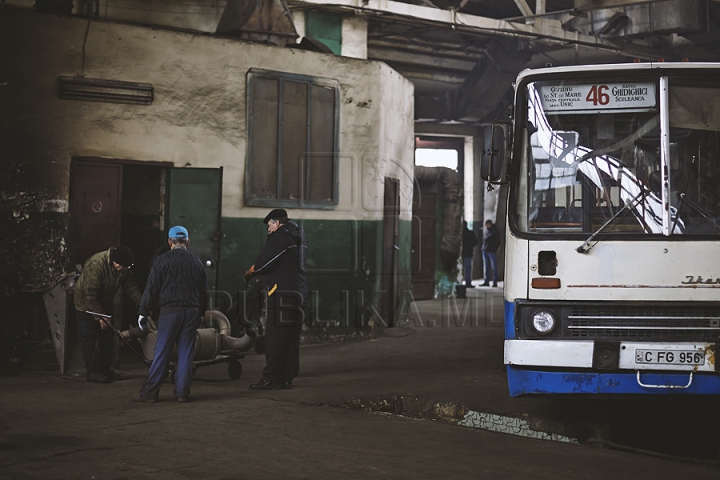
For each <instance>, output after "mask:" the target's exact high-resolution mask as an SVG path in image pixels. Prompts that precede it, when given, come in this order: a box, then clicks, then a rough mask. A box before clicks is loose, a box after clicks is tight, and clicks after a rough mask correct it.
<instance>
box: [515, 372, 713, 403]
mask: <svg viewBox="0 0 720 480" xmlns="http://www.w3.org/2000/svg"><path fill="white" fill-rule="evenodd" d="M506 368H507V377H508V387H509V388H510V396H512V397H517V396H518V395H523V394H532V393H538V394H564V393H565V394H573V393H580V394H582V393H602V394H653V395H658V394H661V395H662V394H671V395H678V394H680V395H687V394H705V395H707V394H714V395H720V375H718V374H717V373H697V372H696V373H695V374H694V375H693V381H692V384H691V385H690V386H689V387H688V388H648V387H641V386H640V385H638V382H637V373H635V372H632V373H590V372H588V373H583V372H555V371H553V372H544V371H541V370H527V369H520V368H517V367H513V366H511V365H506ZM640 379H641V381H642V382H643V383H644V384H646V385H680V386H685V385H687V383H688V379H689V373H647V372H642V373H641V377H640Z"/></svg>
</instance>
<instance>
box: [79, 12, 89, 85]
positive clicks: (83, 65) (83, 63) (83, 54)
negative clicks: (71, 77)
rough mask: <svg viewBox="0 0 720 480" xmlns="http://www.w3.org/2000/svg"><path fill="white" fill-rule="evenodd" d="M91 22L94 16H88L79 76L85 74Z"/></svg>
mask: <svg viewBox="0 0 720 480" xmlns="http://www.w3.org/2000/svg"><path fill="white" fill-rule="evenodd" d="M90 22H92V17H91V18H88V23H87V28H86V29H85V38H84V39H83V47H82V68H81V69H80V73H78V77H84V76H85V45H86V44H87V39H88V34H89V33H90Z"/></svg>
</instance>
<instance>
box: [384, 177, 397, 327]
mask: <svg viewBox="0 0 720 480" xmlns="http://www.w3.org/2000/svg"><path fill="white" fill-rule="evenodd" d="M399 235H400V181H399V180H398V179H397V178H389V177H385V198H384V208H383V236H382V239H383V240H382V248H383V249H382V252H383V253H382V284H381V289H382V292H383V294H382V297H381V305H380V308H381V311H380V314H381V315H382V318H383V320H385V322H386V323H387V326H388V327H392V326H393V325H394V324H395V307H396V306H397V296H398V251H399V249H400V248H399V246H398V237H399Z"/></svg>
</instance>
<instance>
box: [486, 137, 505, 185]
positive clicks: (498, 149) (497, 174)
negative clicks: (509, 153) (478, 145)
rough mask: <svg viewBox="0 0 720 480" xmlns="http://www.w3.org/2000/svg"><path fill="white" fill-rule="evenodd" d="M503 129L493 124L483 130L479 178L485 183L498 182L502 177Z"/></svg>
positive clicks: (503, 156)
mask: <svg viewBox="0 0 720 480" xmlns="http://www.w3.org/2000/svg"><path fill="white" fill-rule="evenodd" d="M504 166H505V128H504V126H503V125H498V124H493V125H492V126H490V127H487V128H485V129H483V150H482V155H481V156H480V176H481V177H482V179H483V180H485V181H486V182H499V181H500V180H501V179H502V177H503V175H504V173H505V172H504V171H503V170H504Z"/></svg>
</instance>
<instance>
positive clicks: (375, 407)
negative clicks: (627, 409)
mask: <svg viewBox="0 0 720 480" xmlns="http://www.w3.org/2000/svg"><path fill="white" fill-rule="evenodd" d="M483 290H484V291H478V292H473V293H471V294H470V295H471V296H473V297H477V298H479V299H481V300H482V306H481V307H482V308H480V306H479V307H478V313H477V315H475V314H473V316H472V317H468V321H467V322H466V324H465V325H464V326H456V325H455V324H454V322H450V325H447V323H448V322H445V325H443V321H442V319H443V317H442V311H443V305H442V302H440V301H424V302H418V303H417V304H415V306H416V307H417V309H416V310H415V312H414V317H413V320H412V321H411V322H409V323H407V324H405V325H403V326H399V327H396V328H393V329H388V330H385V332H384V334H383V335H382V336H379V337H378V338H376V339H373V340H353V341H335V342H327V343H323V344H317V345H307V346H303V347H301V374H300V377H299V378H298V379H297V380H296V386H295V388H293V389H292V390H274V391H264V392H253V391H250V390H248V384H249V383H253V382H254V381H256V380H258V379H259V378H260V376H261V371H262V367H263V365H264V358H263V357H262V356H259V355H254V354H250V355H248V356H247V357H246V358H245V359H244V360H243V361H242V363H243V367H244V373H243V376H242V377H241V378H240V379H239V380H231V379H230V378H229V377H228V375H227V365H225V364H219V365H213V366H208V367H202V368H199V369H198V371H197V373H196V375H195V380H194V382H193V390H192V395H191V400H192V401H191V402H189V403H186V404H178V403H176V402H175V401H173V394H172V385H170V384H166V385H165V386H164V387H163V390H162V392H161V394H160V400H161V401H160V402H158V403H156V404H135V403H131V402H130V401H129V398H130V396H131V395H133V394H135V393H137V390H138V388H139V387H140V384H141V383H142V381H143V379H144V375H145V371H146V369H145V368H144V366H143V365H142V364H141V363H140V362H139V361H134V360H133V357H131V356H127V355H125V356H124V357H123V358H124V359H125V358H126V357H127V360H128V362H126V363H125V364H123V365H122V370H123V373H124V374H125V375H126V377H127V378H126V379H125V380H122V381H118V382H115V383H113V384H109V385H98V384H92V383H88V382H86V381H85V380H84V378H82V377H60V376H59V375H58V373H57V372H36V373H22V374H20V375H16V376H11V377H3V378H0V478H3V479H23V480H24V479H69V478H73V479H74V478H78V479H92V478H97V479H124V478H127V479H137V478H149V479H183V478H188V479H195V478H197V479H243V478H252V479H256V478H260V479H264V478H308V479H340V478H341V479H346V478H347V479H351V478H380V477H382V478H392V479H405V478H407V479H419V478H421V479H435V478H443V479H453V478H457V479H468V478H487V479H504V478H508V479H515V478H520V477H529V478H535V479H545V478H547V479H551V478H552V479H555V478H587V479H606V478H607V479H625V478H652V479H654V480H656V479H673V480H677V479H679V478H693V479H705V478H707V479H717V478H718V477H719V476H720V469H718V468H717V467H716V466H709V465H693V464H690V463H687V462H682V461H677V460H669V459H665V458H657V457H653V456H646V455H638V454H631V453H625V452H620V451H615V450H611V449H601V448H591V447H590V446H589V445H587V444H581V445H574V444H568V443H563V442H558V441H548V440H538V439H534V438H525V437H522V436H516V435H508V434H503V433H495V432H492V431H487V430H483V429H476V428H467V427H461V426H456V425H452V423H453V422H454V423H457V421H458V420H459V419H462V418H463V416H464V415H467V413H468V412H470V411H475V412H481V413H492V414H494V415H497V417H496V418H514V419H525V420H528V424H529V425H531V427H532V428H530V431H538V432H543V431H544V432H552V431H554V430H558V429H559V430H562V429H563V428H565V431H564V432H560V433H564V434H567V435H568V438H571V439H572V438H579V437H578V436H577V435H576V436H575V437H573V435H574V434H575V433H576V432H573V431H572V429H571V428H568V427H567V425H569V424H570V423H572V422H567V421H566V420H567V417H564V416H563V415H564V413H563V412H567V411H568V410H572V409H567V408H565V407H567V406H568V405H571V404H573V402H572V401H567V402H565V403H560V404H556V403H554V401H553V400H550V399H537V398H521V399H511V398H510V397H508V396H507V388H506V386H505V383H504V380H505V379H504V372H503V365H502V337H503V333H502V327H501V325H502V323H501V322H497V321H494V320H495V314H496V313H497V311H496V308H498V307H497V306H496V305H493V303H494V300H493V299H490V298H488V296H490V297H498V296H499V295H501V293H500V290H499V289H483ZM500 299H501V297H500ZM473 301H476V303H480V302H479V300H473ZM501 304H502V302H500V305H501ZM487 305H490V307H487ZM446 306H447V305H446ZM499 308H500V312H501V307H499ZM480 312H482V313H480ZM500 315H502V314H500ZM499 318H502V317H501V316H500V317H499ZM419 320H422V325H421V322H419ZM432 320H434V321H435V323H434V326H428V325H429V324H432V322H431V321H432ZM471 320H475V321H476V323H477V325H476V326H473V322H472V321H471ZM126 353H127V352H126ZM580 405H583V403H582V402H580ZM397 413H401V414H402V415H398V414H397ZM413 417H414V418H413ZM428 419H432V420H428ZM540 420H543V421H540ZM576 420H577V418H576ZM500 423H502V422H500ZM563 425H564V427H563Z"/></svg>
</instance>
